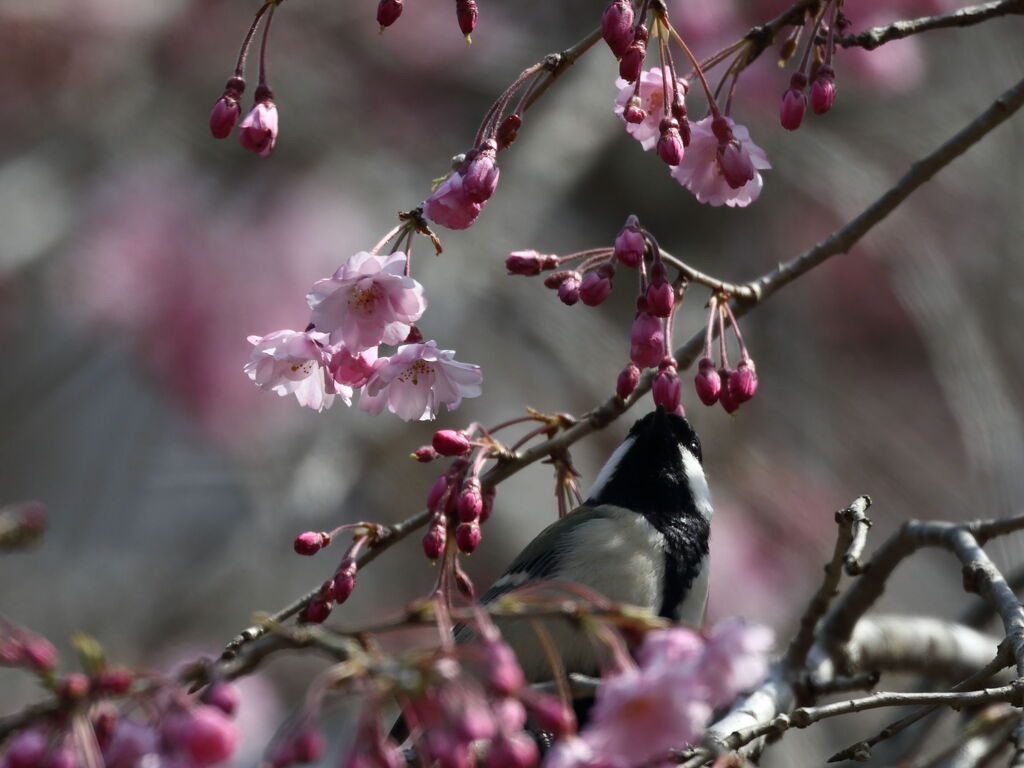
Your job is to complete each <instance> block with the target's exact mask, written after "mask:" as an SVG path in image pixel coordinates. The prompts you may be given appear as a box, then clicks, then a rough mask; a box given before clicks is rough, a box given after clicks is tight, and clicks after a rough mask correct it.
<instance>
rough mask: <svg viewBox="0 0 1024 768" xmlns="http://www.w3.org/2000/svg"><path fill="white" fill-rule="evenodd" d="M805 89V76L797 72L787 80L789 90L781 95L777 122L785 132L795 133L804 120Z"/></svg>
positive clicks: (805, 105)
mask: <svg viewBox="0 0 1024 768" xmlns="http://www.w3.org/2000/svg"><path fill="white" fill-rule="evenodd" d="M806 87H807V76H806V75H805V74H804V73H803V72H797V73H796V74H794V75H793V77H792V78H790V80H789V90H788V91H786V92H785V93H784V94H782V106H780V107H779V122H780V123H782V127H783V128H785V129H786V130H787V131H795V130H796V129H797V128H799V127H800V123H802V122H803V120H804V112H805V111H806V110H807V97H806V96H804V88H806Z"/></svg>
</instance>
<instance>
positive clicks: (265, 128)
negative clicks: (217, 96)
mask: <svg viewBox="0 0 1024 768" xmlns="http://www.w3.org/2000/svg"><path fill="white" fill-rule="evenodd" d="M238 127H239V128H240V129H241V132H240V133H239V137H238V138H239V140H240V141H241V142H242V146H243V147H245V148H246V149H248V150H249V151H250V152H255V153H256V154H257V155H259V156H260V157H269V155H270V153H271V152H272V151H273V150H274V145H275V144H276V143H277V106H276V105H275V104H274V101H273V94H272V93H271V91H270V89H269V88H267V87H266V86H265V85H261V86H259V87H258V88H257V89H256V103H255V105H253V108H252V110H251V111H250V112H249V114H247V115H246V116H245V118H244V119H243V120H242V122H241V123H239V126H238Z"/></svg>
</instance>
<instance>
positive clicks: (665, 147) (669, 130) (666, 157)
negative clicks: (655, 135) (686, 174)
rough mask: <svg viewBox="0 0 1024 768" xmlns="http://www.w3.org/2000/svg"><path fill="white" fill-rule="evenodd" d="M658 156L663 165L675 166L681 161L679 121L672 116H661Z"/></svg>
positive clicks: (681, 140) (681, 142)
mask: <svg viewBox="0 0 1024 768" xmlns="http://www.w3.org/2000/svg"><path fill="white" fill-rule="evenodd" d="M659 130H660V132H661V137H660V138H659V139H658V157H660V158H661V161H662V162H663V163H665V165H671V166H676V165H679V164H680V163H681V162H683V137H682V136H681V135H680V133H679V121H678V120H676V119H675V118H674V117H663V118H662V119H661V125H660V128H659Z"/></svg>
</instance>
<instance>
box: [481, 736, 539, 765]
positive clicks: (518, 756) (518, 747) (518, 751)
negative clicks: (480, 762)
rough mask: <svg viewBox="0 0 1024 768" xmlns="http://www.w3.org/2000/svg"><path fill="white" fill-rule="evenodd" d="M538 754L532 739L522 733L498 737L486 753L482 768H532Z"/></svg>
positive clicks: (536, 762) (537, 760)
mask: <svg viewBox="0 0 1024 768" xmlns="http://www.w3.org/2000/svg"><path fill="white" fill-rule="evenodd" d="M539 762H540V753H539V752H538V751H537V745H536V743H534V741H533V739H531V738H530V737H529V736H527V735H526V734H523V733H513V734H510V735H507V736H506V735H502V736H499V737H498V738H497V739H495V740H494V741H493V742H492V743H491V748H490V749H489V750H488V751H487V760H486V761H485V762H484V768H533V766H535V765H537V764H538V763H539Z"/></svg>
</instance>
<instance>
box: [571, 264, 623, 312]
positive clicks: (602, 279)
mask: <svg viewBox="0 0 1024 768" xmlns="http://www.w3.org/2000/svg"><path fill="white" fill-rule="evenodd" d="M614 274H615V265H614V264H609V263H608V262H605V263H604V264H602V265H601V266H600V267H598V268H597V270H596V271H594V272H591V273H590V274H588V275H587V276H586V277H584V278H583V282H582V283H581V284H580V300H581V301H582V302H583V303H584V304H586V305H587V306H588V307H596V306H597V305H598V304H600V303H602V302H603V301H604V300H605V299H607V298H608V296H609V294H611V292H612V276H613V275H614Z"/></svg>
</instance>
